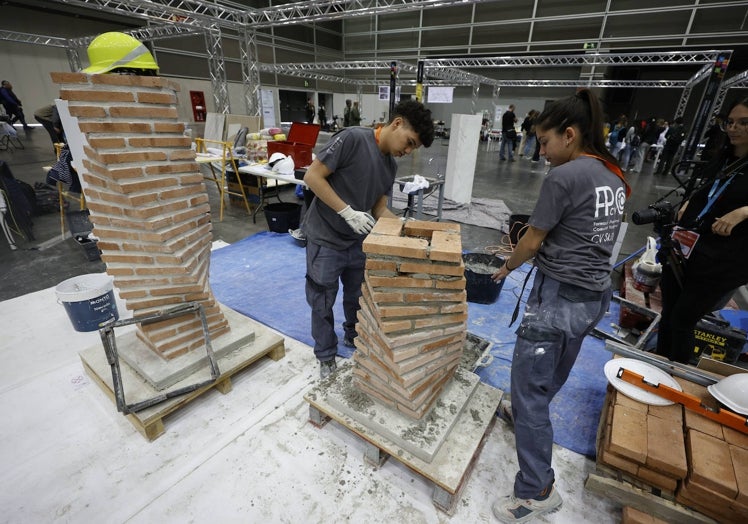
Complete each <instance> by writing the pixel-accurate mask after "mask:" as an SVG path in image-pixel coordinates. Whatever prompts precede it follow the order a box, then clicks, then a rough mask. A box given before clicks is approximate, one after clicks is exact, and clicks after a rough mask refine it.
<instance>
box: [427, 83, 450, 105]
mask: <svg viewBox="0 0 748 524" xmlns="http://www.w3.org/2000/svg"><path fill="white" fill-rule="evenodd" d="M454 89H455V88H454V87H451V86H447V87H444V86H429V87H428V90H427V91H426V94H427V97H426V99H427V101H428V103H429V104H451V103H452V96H453V94H454Z"/></svg>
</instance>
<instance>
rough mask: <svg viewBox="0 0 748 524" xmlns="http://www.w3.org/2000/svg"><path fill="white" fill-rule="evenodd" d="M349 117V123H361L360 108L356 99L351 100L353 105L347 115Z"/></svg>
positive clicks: (358, 124) (353, 124)
mask: <svg viewBox="0 0 748 524" xmlns="http://www.w3.org/2000/svg"><path fill="white" fill-rule="evenodd" d="M348 118H349V119H350V123H351V125H352V126H360V125H361V110H360V109H359V107H358V100H356V101H355V102H353V107H352V108H351V114H350V115H349V116H348Z"/></svg>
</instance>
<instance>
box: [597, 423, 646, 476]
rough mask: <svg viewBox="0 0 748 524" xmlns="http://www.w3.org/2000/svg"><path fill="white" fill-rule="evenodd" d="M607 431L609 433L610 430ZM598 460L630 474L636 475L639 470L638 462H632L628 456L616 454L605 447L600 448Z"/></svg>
mask: <svg viewBox="0 0 748 524" xmlns="http://www.w3.org/2000/svg"><path fill="white" fill-rule="evenodd" d="M608 433H610V431H609V432H608ZM598 460H600V462H602V463H603V464H606V465H608V466H610V467H613V468H615V469H619V470H621V471H623V472H625V473H630V474H632V475H636V474H637V473H638V471H639V464H637V463H635V462H632V461H631V460H630V459H628V458H624V457H621V456H618V455H616V454H615V453H611V452H610V451H609V450H607V449H602V450H601V453H600V454H599V456H598Z"/></svg>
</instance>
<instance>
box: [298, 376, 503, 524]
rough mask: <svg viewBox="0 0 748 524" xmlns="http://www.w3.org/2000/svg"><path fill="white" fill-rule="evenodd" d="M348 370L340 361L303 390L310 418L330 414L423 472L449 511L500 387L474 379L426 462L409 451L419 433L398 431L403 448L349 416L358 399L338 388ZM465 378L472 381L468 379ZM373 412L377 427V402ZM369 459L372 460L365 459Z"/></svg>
mask: <svg viewBox="0 0 748 524" xmlns="http://www.w3.org/2000/svg"><path fill="white" fill-rule="evenodd" d="M469 374H470V373H469V372H468V371H465V370H462V369H460V371H459V378H458V379H457V380H453V381H452V382H459V381H460V380H462V379H464V380H468V379H466V377H465V375H469ZM351 375H352V365H343V366H341V367H339V368H338V371H336V372H335V373H334V374H333V375H331V376H330V380H327V379H326V380H324V381H322V382H321V383H320V384H319V385H318V386H316V387H314V388H312V389H311V390H310V391H309V392H307V393H306V395H304V400H306V401H307V402H309V404H310V409H309V411H310V419H311V420H312V421H314V420H317V421H323V420H324V419H327V418H331V419H333V420H335V421H336V422H338V423H340V424H342V425H343V426H344V427H345V428H346V429H348V430H350V431H352V432H354V433H355V434H357V435H358V436H360V437H361V438H363V439H364V440H366V441H367V442H368V443H369V445H372V446H375V447H376V448H378V449H379V450H381V451H382V452H383V453H386V454H388V455H390V456H392V457H393V458H394V459H396V460H398V461H399V462H402V463H403V464H404V465H406V466H407V467H409V468H410V469H412V470H413V471H415V472H416V473H418V474H420V475H423V476H424V477H425V478H427V479H428V480H430V481H431V482H433V484H434V497H433V502H434V504H435V505H436V506H437V507H438V508H439V509H441V510H443V511H445V512H446V513H448V514H452V513H453V512H454V510H455V506H456V504H457V501H458V499H459V496H460V493H461V491H462V489H463V488H464V486H465V484H466V483H467V479H468V478H469V476H470V471H471V470H472V467H473V464H474V463H475V460H476V459H477V457H478V455H479V454H480V450H481V449H482V445H483V442H484V438H485V436H486V435H487V434H488V432H489V430H490V429H491V427H492V426H493V423H494V422H495V420H496V409H497V408H498V406H499V401H500V400H501V395H502V391H501V390H499V389H495V388H492V387H491V386H489V385H487V384H483V383H481V382H479V381H478V382H477V383H476V384H475V386H474V389H473V391H472V394H471V395H470V396H469V398H467V400H466V402H465V404H464V406H463V407H462V409H461V410H460V412H459V413H458V414H456V415H455V420H454V423H453V424H452V427H451V431H448V432H447V433H446V434H445V436H444V438H443V439H442V443H441V446H439V449H438V450H437V451H436V453H435V454H434V456H433V457H432V459H431V460H430V461H426V460H423V459H422V458H420V457H419V456H418V455H420V454H421V453H418V454H416V453H414V452H412V451H415V450H414V449H413V448H414V446H415V447H417V445H419V444H424V443H425V440H426V439H425V438H420V439H413V438H408V435H407V434H406V435H403V434H402V433H401V434H400V435H399V438H398V439H397V440H398V442H400V443H401V444H402V443H404V442H405V441H410V442H409V444H408V448H409V449H405V448H404V447H403V446H401V445H398V444H397V443H396V442H394V441H393V440H392V439H390V438H389V437H387V436H385V435H382V434H381V433H380V432H379V428H373V427H371V425H370V424H363V423H362V422H360V421H359V420H358V419H359V418H361V417H357V418H356V419H354V418H353V416H352V414H353V413H354V412H355V411H356V409H355V408H354V407H353V406H352V405H351V404H361V403H362V402H361V399H358V403H356V401H355V400H353V402H351V401H350V400H349V401H345V400H344V399H345V396H343V395H340V393H339V391H340V389H341V388H342V387H344V385H345V383H346V382H350V381H351V378H352V377H351ZM333 377H334V380H333V379H332V378H333ZM476 378H477V377H476ZM468 381H469V382H470V383H471V384H473V381H472V380H468ZM331 397H332V399H334V400H332V399H331ZM367 398H368V397H367ZM341 402H342V403H346V402H347V404H348V405H347V408H346V411H345V412H344V411H343V410H342V409H339V406H340V403H341ZM370 402H373V401H370ZM364 403H365V402H364ZM452 409H453V408H452V407H451V406H450V404H446V403H442V404H440V406H439V407H438V408H436V410H437V413H441V414H442V415H443V414H444V413H445V412H448V413H450V415H451V411H452ZM376 416H377V422H378V424H377V425H379V426H380V427H381V425H382V423H383V419H385V417H386V415H385V413H384V411H382V407H381V406H380V407H379V409H378V410H377V415H376ZM317 425H319V424H317ZM414 426H417V424H414ZM406 431H407V430H406ZM428 431H429V430H428V429H426V433H423V429H422V428H416V432H417V433H422V434H423V436H424V437H425V436H427V435H429V433H428ZM368 455H369V456H371V455H372V453H368ZM369 461H370V462H373V461H372V460H371V459H370V460H369Z"/></svg>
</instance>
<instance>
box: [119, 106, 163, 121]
mask: <svg viewBox="0 0 748 524" xmlns="http://www.w3.org/2000/svg"><path fill="white" fill-rule="evenodd" d="M109 116H111V117H112V118H147V119H149V120H150V119H156V118H163V119H172V120H174V119H176V118H177V108H176V107H140V106H112V107H110V108H109Z"/></svg>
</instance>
